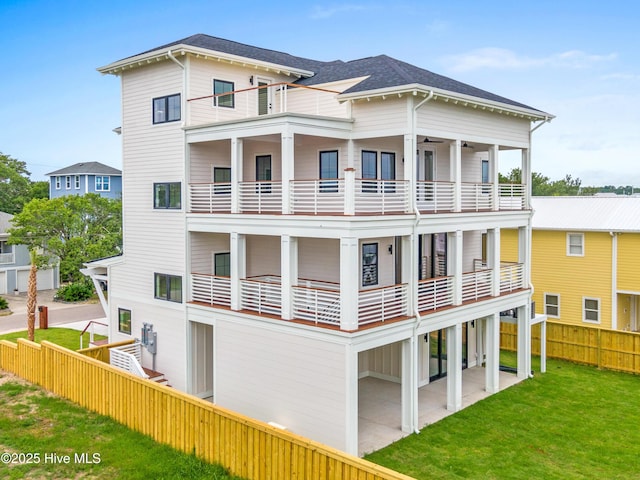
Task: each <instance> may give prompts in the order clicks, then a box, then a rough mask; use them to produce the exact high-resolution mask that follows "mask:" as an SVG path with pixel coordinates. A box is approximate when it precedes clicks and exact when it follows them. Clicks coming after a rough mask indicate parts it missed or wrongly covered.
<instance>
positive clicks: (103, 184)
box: [96, 175, 111, 192]
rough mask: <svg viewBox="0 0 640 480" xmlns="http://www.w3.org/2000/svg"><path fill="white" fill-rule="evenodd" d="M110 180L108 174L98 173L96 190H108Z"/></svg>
mask: <svg viewBox="0 0 640 480" xmlns="http://www.w3.org/2000/svg"><path fill="white" fill-rule="evenodd" d="M110 180H111V179H110V177H109V176H108V175H107V176H101V175H96V192H108V191H109V183H110Z"/></svg>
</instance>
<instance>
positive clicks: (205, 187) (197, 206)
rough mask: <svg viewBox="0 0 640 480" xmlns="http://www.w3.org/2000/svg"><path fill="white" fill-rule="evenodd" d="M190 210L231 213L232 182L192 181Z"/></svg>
mask: <svg viewBox="0 0 640 480" xmlns="http://www.w3.org/2000/svg"><path fill="white" fill-rule="evenodd" d="M189 190H190V199H189V201H190V210H191V212H193V213H229V212H230V211H231V184H230V183H191V184H189Z"/></svg>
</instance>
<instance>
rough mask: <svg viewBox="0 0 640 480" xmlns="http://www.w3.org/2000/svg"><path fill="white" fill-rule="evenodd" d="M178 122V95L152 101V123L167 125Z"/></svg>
mask: <svg viewBox="0 0 640 480" xmlns="http://www.w3.org/2000/svg"><path fill="white" fill-rule="evenodd" d="M178 120H180V94H179V93H176V94H175V95H167V96H166V97H158V98H154V99H153V123H154V124H156V123H167V122H175V121H178Z"/></svg>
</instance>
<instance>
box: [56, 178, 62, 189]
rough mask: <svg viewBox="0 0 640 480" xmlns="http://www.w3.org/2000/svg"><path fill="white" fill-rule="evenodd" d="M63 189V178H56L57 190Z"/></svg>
mask: <svg viewBox="0 0 640 480" xmlns="http://www.w3.org/2000/svg"><path fill="white" fill-rule="evenodd" d="M61 188H62V177H56V190H60V189H61Z"/></svg>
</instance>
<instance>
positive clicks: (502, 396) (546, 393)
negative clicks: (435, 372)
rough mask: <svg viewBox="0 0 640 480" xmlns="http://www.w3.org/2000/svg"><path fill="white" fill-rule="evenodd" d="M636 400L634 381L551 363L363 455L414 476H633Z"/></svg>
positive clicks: (638, 389) (638, 433)
mask: <svg viewBox="0 0 640 480" xmlns="http://www.w3.org/2000/svg"><path fill="white" fill-rule="evenodd" d="M505 357H506V358H505V362H504V363H508V364H514V361H513V357H512V356H511V355H505ZM534 368H535V369H536V371H537V369H538V367H537V365H535V363H534ZM638 399H640V377H638V376H634V375H629V374H625V373H618V372H611V371H604V370H597V369H595V368H593V367H588V366H583V365H576V364H572V363H569V362H564V361H558V360H548V363H547V373H545V374H539V373H537V374H536V375H535V377H534V378H533V379H530V380H527V381H525V382H522V383H520V384H518V385H515V386H513V387H511V388H509V389H507V390H504V391H502V392H500V393H498V394H496V395H493V396H491V397H489V398H487V399H485V400H483V401H481V402H479V403H477V404H474V405H472V406H470V407H468V408H466V409H465V410H462V411H461V412H458V413H456V414H455V415H451V416H449V417H447V418H445V419H443V420H441V421H440V422H437V423H435V424H433V425H430V426H428V427H426V428H424V429H423V430H422V431H421V432H420V434H418V435H411V436H409V437H406V438H404V439H402V440H400V441H398V442H396V443H394V444H392V445H390V446H388V447H386V448H384V449H382V450H379V451H377V452H374V453H372V454H370V455H368V456H367V457H366V458H367V459H368V460H371V461H373V462H375V463H378V464H380V465H384V466H386V467H389V468H391V469H393V470H397V471H399V472H402V473H405V474H407V475H411V476H413V477H415V478H418V479H427V478H428V479H436V478H437V479H461V478H478V479H501V480H502V479H521V478H522V479H530V478H544V479H545V480H549V479H562V480H569V479H594V478H599V479H600V478H602V479H604V478H606V479H627V478H628V479H632V478H635V479H637V478H640V468H639V465H640V464H639V463H638V458H639V457H640V428H638V426H639V425H640V407H639V403H638V402H639V400H638Z"/></svg>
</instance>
